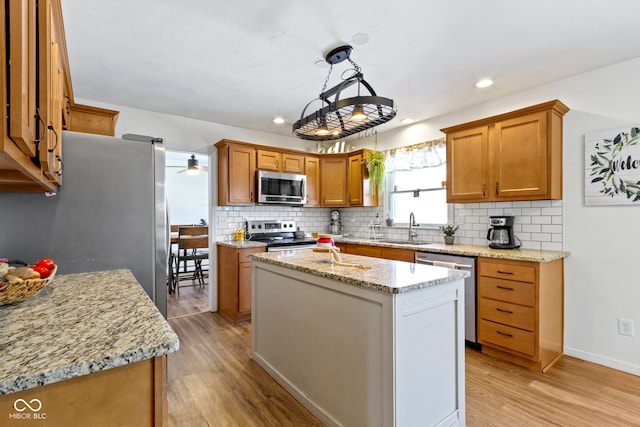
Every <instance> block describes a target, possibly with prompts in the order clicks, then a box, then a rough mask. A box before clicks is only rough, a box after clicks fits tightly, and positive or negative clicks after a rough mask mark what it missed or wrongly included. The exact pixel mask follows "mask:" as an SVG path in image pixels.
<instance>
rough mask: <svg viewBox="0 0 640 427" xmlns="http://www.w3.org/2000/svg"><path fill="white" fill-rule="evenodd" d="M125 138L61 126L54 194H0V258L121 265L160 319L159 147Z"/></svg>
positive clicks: (72, 268)
mask: <svg viewBox="0 0 640 427" xmlns="http://www.w3.org/2000/svg"><path fill="white" fill-rule="evenodd" d="M124 137H125V138H127V139H120V138H112V137H107V136H99V135H90V134H83V133H76V132H63V146H62V157H63V172H62V178H63V185H62V187H60V188H59V191H58V192H57V194H55V195H45V194H43V193H9V192H0V258H9V259H10V260H23V261H25V262H27V263H34V262H36V261H37V260H38V259H40V258H44V257H49V258H53V259H54V261H55V262H56V264H58V273H57V274H65V273H81V272H88V271H101V270H111V269H121V268H127V269H129V270H131V272H132V273H133V275H134V276H135V277H136V279H137V280H138V281H139V282H140V284H141V285H142V287H143V288H144V290H145V291H146V292H147V294H148V295H149V297H150V298H151V299H152V300H153V301H154V303H155V304H156V306H157V307H158V309H159V310H160V312H161V313H162V314H163V315H164V316H165V317H166V307H167V285H166V282H167V245H168V238H169V237H168V236H169V233H168V226H167V213H166V212H167V210H166V201H165V189H164V180H165V159H164V145H163V143H162V139H160V138H152V137H145V136H138V135H125V136H124ZM78 292H82V290H81V289H78ZM69 297H70V298H73V296H72V295H70V296H69Z"/></svg>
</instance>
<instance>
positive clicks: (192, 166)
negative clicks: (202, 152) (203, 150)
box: [167, 154, 209, 175]
mask: <svg viewBox="0 0 640 427" xmlns="http://www.w3.org/2000/svg"><path fill="white" fill-rule="evenodd" d="M167 167H168V168H181V167H182V166H169V165H167ZM208 170H209V168H208V167H206V166H198V159H196V155H195V154H192V155H191V158H190V159H188V160H187V167H186V168H183V169H181V170H179V171H178V172H177V173H182V172H187V175H198V174H199V173H200V171H202V172H206V171H208Z"/></svg>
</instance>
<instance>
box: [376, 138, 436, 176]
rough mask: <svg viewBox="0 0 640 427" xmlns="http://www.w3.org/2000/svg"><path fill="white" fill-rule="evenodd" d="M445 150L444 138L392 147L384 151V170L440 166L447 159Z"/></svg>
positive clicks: (390, 171)
mask: <svg viewBox="0 0 640 427" xmlns="http://www.w3.org/2000/svg"><path fill="white" fill-rule="evenodd" d="M445 150H446V140H445V138H441V139H435V140H432V141H425V142H421V143H420V144H415V145H408V146H406V147H399V148H393V149H391V150H388V151H386V152H385V154H386V157H385V161H384V166H385V171H386V172H387V173H392V172H396V171H409V170H411V169H424V168H434V167H438V166H441V165H443V164H444V163H445V162H446V160H447V155H446V151H445Z"/></svg>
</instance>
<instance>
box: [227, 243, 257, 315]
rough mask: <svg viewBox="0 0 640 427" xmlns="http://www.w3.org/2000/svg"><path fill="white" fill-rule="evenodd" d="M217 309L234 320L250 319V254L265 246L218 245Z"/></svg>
mask: <svg viewBox="0 0 640 427" xmlns="http://www.w3.org/2000/svg"><path fill="white" fill-rule="evenodd" d="M217 250H218V311H220V313H221V314H223V315H224V316H225V317H228V318H229V319H231V320H232V321H234V322H239V321H241V320H249V319H251V255H253V254H255V253H259V252H265V250H266V249H265V248H246V249H239V248H234V247H232V246H226V245H218V249H217Z"/></svg>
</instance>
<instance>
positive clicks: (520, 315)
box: [478, 298, 535, 331]
mask: <svg viewBox="0 0 640 427" xmlns="http://www.w3.org/2000/svg"><path fill="white" fill-rule="evenodd" d="M478 313H479V317H480V318H481V319H484V320H491V321H493V322H496V323H502V324H505V325H509V326H513V327H514V328H519V329H526V330H527V331H533V329H534V326H535V314H534V311H533V307H524V306H521V305H516V304H509V303H508V302H503V301H496V300H492V299H487V298H480V300H479V302H478Z"/></svg>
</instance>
